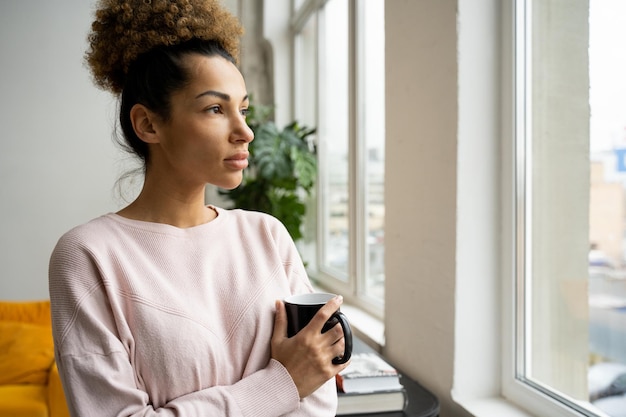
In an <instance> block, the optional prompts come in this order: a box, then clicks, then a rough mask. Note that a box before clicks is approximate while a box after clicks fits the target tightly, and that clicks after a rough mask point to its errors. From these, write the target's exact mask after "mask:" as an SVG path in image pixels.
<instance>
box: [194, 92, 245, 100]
mask: <svg viewBox="0 0 626 417" xmlns="http://www.w3.org/2000/svg"><path fill="white" fill-rule="evenodd" d="M204 96H214V97H217V98H220V99H222V100H224V101H230V95H228V94H226V93H222V92H219V91H215V90H207V91H205V92H203V93H200V94H198V95H197V96H196V99H198V98H200V97H204ZM246 100H248V95H247V94H246V95H245V96H244V97H243V99H242V100H241V101H246Z"/></svg>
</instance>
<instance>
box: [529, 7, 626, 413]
mask: <svg viewBox="0 0 626 417" xmlns="http://www.w3.org/2000/svg"><path fill="white" fill-rule="evenodd" d="M526 4H527V5H529V6H530V7H528V8H527V9H526V12H527V15H526V16H527V18H530V20H529V22H527V26H526V29H527V30H529V31H530V32H529V33H530V37H526V39H527V40H528V41H529V43H527V44H526V45H525V48H526V51H527V53H526V59H528V60H529V61H528V62H527V63H526V65H524V67H525V68H526V70H527V71H528V73H527V74H526V78H525V79H524V84H523V85H524V86H525V87H523V88H522V90H518V94H524V96H525V100H526V101H525V107H524V112H522V113H521V114H520V113H518V117H519V118H518V123H523V124H524V126H525V133H526V134H525V137H524V144H523V154H524V156H525V164H524V165H523V168H524V170H523V172H520V173H519V175H521V176H522V177H521V178H523V181H521V183H522V184H524V190H525V192H524V194H523V197H524V199H523V200H522V201H520V204H521V206H523V207H524V210H523V211H522V213H523V214H525V216H524V217H523V219H522V223H521V224H522V225H523V228H522V229H518V230H523V231H524V244H523V245H522V249H523V250H522V253H523V254H524V255H523V257H521V258H518V260H519V261H520V264H521V265H523V268H521V269H520V270H521V271H523V272H524V274H523V275H521V277H522V279H523V282H522V284H523V285H522V286H519V287H518V288H519V289H520V290H522V291H523V298H521V299H520V301H521V304H520V305H521V306H522V307H523V308H522V310H520V312H521V313H522V314H521V315H520V317H518V319H521V321H520V322H519V323H520V325H521V326H522V327H521V329H522V332H521V333H520V335H521V337H522V341H521V344H518V348H519V350H518V352H519V354H520V357H519V358H518V378H519V379H520V380H523V381H525V382H527V383H529V384H530V385H532V386H533V387H535V388H536V389H539V390H541V391H543V392H545V393H546V394H548V395H550V396H552V397H554V398H555V399H557V400H559V401H560V402H562V403H563V404H566V405H567V406H568V407H571V408H574V409H577V410H579V411H582V412H584V413H585V414H588V415H609V416H618V415H623V414H620V413H621V412H623V410H626V395H625V393H626V271H625V270H624V236H625V217H626V210H625V208H626V207H625V201H626V193H625V192H624V186H625V184H626V164H625V163H626V158H624V157H623V155H624V154H626V152H622V150H623V149H624V150H626V136H625V132H626V130H625V129H626V111H624V109H626V102H625V101H626V100H625V97H626V82H625V80H624V76H623V74H624V73H625V72H624V71H625V70H626V60H625V59H624V58H623V56H624V55H625V54H623V53H621V50H622V49H623V42H622V40H623V39H625V38H626V32H625V31H624V28H626V7H624V6H626V3H625V2H623V1H619V0H618V1H609V0H590V1H577V2H562V1H559V0H541V1H537V0H535V1H530V0H529V1H527V2H526ZM519 47H520V46H518V48H519ZM518 68H520V67H519V66H518ZM518 149H520V148H518ZM519 183H520V182H518V184H519ZM518 207H520V205H518ZM601 397H604V398H601ZM599 410H602V412H604V413H606V414H602V412H601V411H599Z"/></svg>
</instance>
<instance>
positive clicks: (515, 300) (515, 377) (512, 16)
mask: <svg viewBox="0 0 626 417" xmlns="http://www.w3.org/2000/svg"><path fill="white" fill-rule="evenodd" d="M531 3H532V0H508V1H507V2H505V5H504V7H503V9H502V13H503V16H502V17H503V19H502V22H503V27H502V31H503V45H502V49H503V59H504V62H503V66H502V68H503V78H502V87H503V88H502V99H503V111H504V114H503V121H504V122H503V138H505V140H504V141H503V148H502V161H503V165H502V166H503V182H502V187H503V189H502V196H503V201H502V208H503V215H502V230H503V242H506V243H505V245H504V251H503V264H502V273H503V276H504V277H506V279H504V280H503V282H504V284H503V288H502V310H503V311H502V313H503V326H502V338H503V339H502V347H503V351H502V369H501V378H502V395H503V396H504V397H505V398H506V399H507V400H509V401H511V402H512V403H514V404H516V405H518V406H519V407H522V408H524V409H526V410H528V411H530V412H532V413H533V414H535V415H551V416H555V417H572V416H590V417H592V416H593V417H597V416H600V415H602V414H598V413H597V412H594V410H593V409H592V406H590V404H589V403H584V402H582V403H581V402H580V401H577V400H575V399H572V398H569V397H567V396H566V395H564V394H561V393H557V392H556V391H554V390H553V389H551V388H550V387H548V386H544V385H542V384H541V383H538V382H537V381H531V380H528V379H527V378H525V377H524V375H523V374H521V375H520V373H522V372H521V370H523V369H524V367H525V366H526V364H525V359H524V354H523V352H524V350H525V346H524V343H525V335H524V331H525V326H526V323H525V322H526V320H527V310H526V308H530V307H529V306H528V304H529V297H527V294H526V289H525V280H526V279H527V278H528V277H527V276H526V272H527V271H529V270H530V269H531V268H530V265H531V262H532V259H531V256H530V255H531V250H530V245H531V244H532V233H531V228H529V227H528V226H529V224H528V218H529V217H528V216H530V215H531V212H530V207H531V204H532V200H531V195H532V193H531V191H532V184H531V183H530V181H528V180H527V176H528V174H529V173H532V157H531V155H530V150H531V149H532V148H531V146H532V137H531V136H532V134H531V132H532V129H531V126H532V111H531V106H532V104H531V100H530V99H528V97H527V91H528V89H530V88H531V87H528V88H527V86H532V58H531V48H532V31H531V29H530V20H529V19H530V18H529V16H532V14H531V12H532V9H531V8H532V5H531ZM507 138H510V140H508V139H507ZM531 279H532V278H531Z"/></svg>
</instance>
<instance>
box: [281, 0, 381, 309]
mask: <svg viewBox="0 0 626 417" xmlns="http://www.w3.org/2000/svg"><path fill="white" fill-rule="evenodd" d="M347 1H348V4H349V6H348V7H349V12H348V14H349V23H348V25H349V27H348V33H349V49H350V52H349V58H348V60H349V73H350V79H349V91H348V95H349V97H348V100H349V106H348V107H349V115H348V118H349V122H348V124H349V137H348V143H349V149H350V152H349V162H348V170H349V179H348V189H349V207H348V211H349V213H350V214H349V216H348V221H349V231H350V232H349V248H350V249H349V254H350V256H349V266H348V276H347V277H345V276H344V277H343V280H342V277H340V276H338V275H336V273H335V272H334V271H333V270H332V269H330V268H326V267H324V265H323V259H322V254H323V252H322V250H319V249H317V248H316V249H315V250H314V252H315V253H316V256H315V265H310V268H309V271H310V274H311V277H312V278H313V279H314V280H315V282H316V284H318V285H319V286H321V287H323V289H327V290H329V291H333V292H336V293H340V294H342V295H343V296H344V298H345V299H346V300H347V301H348V302H349V303H350V304H351V305H353V306H356V307H358V308H360V309H362V310H364V311H366V312H367V313H369V314H371V315H373V316H374V317H377V318H382V317H383V308H384V305H383V302H382V300H379V299H376V298H374V297H370V296H368V295H367V294H366V292H365V287H366V283H365V280H366V275H367V272H366V271H367V268H368V266H367V265H366V264H367V259H366V258H367V247H366V245H365V242H366V241H367V210H366V204H365V203H366V195H367V174H366V168H365V166H366V160H367V158H366V149H365V148H366V146H361V144H360V142H361V141H362V135H361V132H362V126H361V121H360V120H359V119H358V115H359V114H362V113H363V112H362V106H363V103H362V100H360V99H359V97H358V93H359V91H360V89H361V88H362V87H363V85H364V81H363V77H362V74H361V73H360V71H359V70H358V67H359V62H358V60H359V59H360V57H361V56H362V54H361V53H359V50H362V49H363V45H361V43H360V39H361V38H362V36H361V33H362V30H363V29H362V28H361V27H359V25H358V23H357V21H358V20H359V19H358V16H359V15H360V14H361V13H362V10H361V9H360V8H359V6H358V1H357V0H347ZM327 2H328V0H305V1H304V2H303V3H302V4H301V6H300V8H299V9H297V10H294V15H293V17H292V20H291V32H292V39H293V45H295V39H296V36H297V34H298V33H299V31H300V30H302V28H304V26H305V25H306V23H307V21H308V19H309V18H310V17H311V16H312V15H313V14H316V13H317V14H318V21H317V25H318V29H317V36H318V39H319V36H320V32H321V31H322V30H323V25H324V13H323V8H324V6H325V5H326V3H327ZM293 55H294V59H295V57H297V55H298V54H297V53H295V46H294V54H293ZM323 57H324V54H323V53H319V45H318V55H317V67H318V68H321V67H322V66H323V64H324V63H323V61H322V60H323ZM295 67H296V66H295V65H293V66H292V68H293V69H294V80H297V77H298V74H297V73H296V71H295ZM316 82H317V91H318V92H319V91H320V86H323V85H324V82H325V81H324V79H323V78H322V75H321V72H320V71H317V81H316ZM294 94H297V93H294ZM293 101H294V103H297V102H298V100H297V99H296V98H295V97H294V100H293ZM317 105H318V106H319V105H320V103H319V102H318V103H317ZM316 118H317V121H318V122H319V121H320V114H319V111H318V112H316ZM318 149H319V151H320V153H323V150H324V148H323V144H319V148H318ZM318 175H319V181H318V184H319V183H321V182H322V180H323V178H324V175H326V173H325V172H323V171H322V170H320V172H319V174H318ZM318 190H319V188H318ZM316 204H317V207H316V210H315V211H316V212H317V213H318V217H319V213H323V208H324V206H323V205H324V195H323V193H321V192H317V201H316ZM316 223H317V230H316V235H317V238H316V239H314V240H315V242H316V245H317V247H322V246H323V245H324V244H325V242H324V233H323V230H322V226H321V224H322V222H321V221H317V222H316Z"/></svg>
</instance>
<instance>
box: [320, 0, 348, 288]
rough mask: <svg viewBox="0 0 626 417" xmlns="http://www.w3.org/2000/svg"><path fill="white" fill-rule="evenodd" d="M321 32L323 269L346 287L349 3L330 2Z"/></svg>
mask: <svg viewBox="0 0 626 417" xmlns="http://www.w3.org/2000/svg"><path fill="white" fill-rule="evenodd" d="M322 16H323V19H324V20H323V24H322V25H321V26H320V30H321V33H320V35H321V36H320V44H321V46H320V51H319V53H320V55H319V57H320V78H319V80H320V95H319V137H320V152H321V154H320V158H319V162H320V169H321V175H320V179H321V188H320V189H321V192H320V196H319V198H320V199H321V201H322V210H323V217H322V219H323V224H322V229H323V242H324V245H323V246H324V247H323V253H322V257H323V258H322V259H323V261H322V264H323V266H324V267H326V268H328V272H330V273H331V274H333V275H335V276H337V277H339V278H341V279H343V280H345V281H347V279H348V271H349V268H350V262H349V260H350V257H349V241H350V231H349V227H348V209H349V204H348V203H349V192H348V178H349V177H348V164H349V161H348V143H349V141H348V132H349V131H348V125H349V124H348V123H349V114H348V58H349V54H348V2H347V1H344V0H331V1H329V2H328V3H326V6H325V7H324V10H323V14H322Z"/></svg>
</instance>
